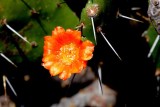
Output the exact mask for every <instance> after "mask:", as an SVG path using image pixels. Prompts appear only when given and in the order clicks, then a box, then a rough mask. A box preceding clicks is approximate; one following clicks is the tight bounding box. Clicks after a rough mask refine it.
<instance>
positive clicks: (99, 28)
mask: <svg viewBox="0 0 160 107" xmlns="http://www.w3.org/2000/svg"><path fill="white" fill-rule="evenodd" d="M97 32H100V34H101V35H102V37H103V38H104V40H105V41H106V42H107V44H108V45H109V46H110V48H111V49H112V50H113V52H114V53H115V54H116V55H117V57H118V58H119V59H120V60H122V59H121V57H120V56H119V55H118V53H117V52H116V50H115V49H114V48H113V46H112V45H111V43H110V42H109V41H108V39H107V38H106V37H105V35H104V33H103V32H102V28H101V27H97Z"/></svg>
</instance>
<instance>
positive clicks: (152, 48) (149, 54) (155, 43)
mask: <svg viewBox="0 0 160 107" xmlns="http://www.w3.org/2000/svg"><path fill="white" fill-rule="evenodd" d="M159 39H160V36H159V35H157V37H156V39H155V41H154V43H153V45H152V47H151V49H150V51H149V53H148V56H147V57H148V58H149V57H150V56H151V55H152V53H153V51H154V49H155V47H156V45H157V43H158V41H159Z"/></svg>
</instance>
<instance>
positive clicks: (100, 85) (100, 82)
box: [98, 66, 103, 95]
mask: <svg viewBox="0 0 160 107" xmlns="http://www.w3.org/2000/svg"><path fill="white" fill-rule="evenodd" d="M98 80H99V87H100V88H99V89H100V91H101V94H102V95H103V87H102V71H101V67H100V66H99V67H98Z"/></svg>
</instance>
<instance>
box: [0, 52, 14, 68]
mask: <svg viewBox="0 0 160 107" xmlns="http://www.w3.org/2000/svg"><path fill="white" fill-rule="evenodd" d="M0 55H1V56H2V57H3V58H4V59H5V60H7V61H8V62H9V63H10V64H12V65H13V66H15V67H16V68H17V65H16V64H14V63H13V62H12V61H11V60H10V59H9V58H8V57H6V56H5V55H4V54H3V53H2V52H0Z"/></svg>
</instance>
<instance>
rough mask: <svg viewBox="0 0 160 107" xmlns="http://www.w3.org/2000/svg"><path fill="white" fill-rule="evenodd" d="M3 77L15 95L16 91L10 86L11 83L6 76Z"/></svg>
mask: <svg viewBox="0 0 160 107" xmlns="http://www.w3.org/2000/svg"><path fill="white" fill-rule="evenodd" d="M5 78H6V82H7V84H8V85H9V87H10V88H11V90H12V92H13V93H14V95H15V96H17V93H16V91H15V90H14V88H13V86H12V84H11V83H10V82H9V80H8V78H7V77H6V76H5Z"/></svg>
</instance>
